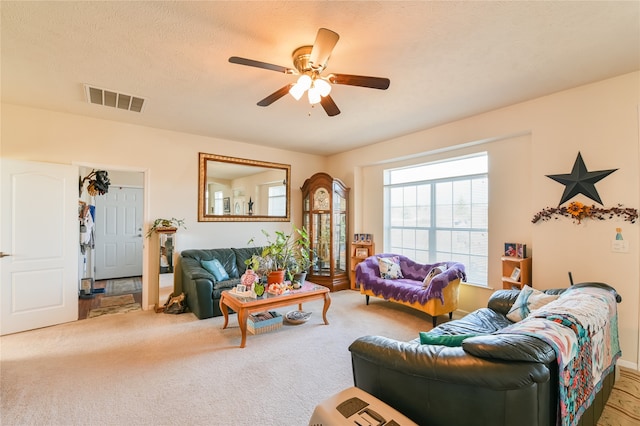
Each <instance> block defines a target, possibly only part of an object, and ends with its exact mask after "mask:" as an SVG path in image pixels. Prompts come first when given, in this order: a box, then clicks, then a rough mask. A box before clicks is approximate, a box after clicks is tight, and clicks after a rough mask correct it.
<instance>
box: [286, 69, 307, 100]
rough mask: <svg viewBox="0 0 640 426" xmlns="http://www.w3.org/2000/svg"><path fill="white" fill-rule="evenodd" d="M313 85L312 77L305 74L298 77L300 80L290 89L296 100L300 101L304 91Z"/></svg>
mask: <svg viewBox="0 0 640 426" xmlns="http://www.w3.org/2000/svg"><path fill="white" fill-rule="evenodd" d="M310 87H311V77H309V76H308V75H306V74H303V75H301V76H300V78H298V82H297V83H296V84H294V85H293V86H292V87H291V89H289V94H290V95H291V96H293V97H294V99H295V100H296V101H299V100H300V98H301V97H302V95H303V94H304V92H306V91H307V90H308V89H309V88H310Z"/></svg>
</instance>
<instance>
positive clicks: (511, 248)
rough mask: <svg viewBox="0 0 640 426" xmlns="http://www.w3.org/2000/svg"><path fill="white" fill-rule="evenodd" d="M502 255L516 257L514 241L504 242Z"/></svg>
mask: <svg viewBox="0 0 640 426" xmlns="http://www.w3.org/2000/svg"><path fill="white" fill-rule="evenodd" d="M504 255H505V256H506V257H516V243H504Z"/></svg>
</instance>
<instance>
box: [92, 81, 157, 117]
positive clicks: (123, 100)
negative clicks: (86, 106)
mask: <svg viewBox="0 0 640 426" xmlns="http://www.w3.org/2000/svg"><path fill="white" fill-rule="evenodd" d="M84 91H85V93H86V95H87V102H89V103H92V104H96V105H104V106H108V107H113V108H118V109H126V110H127V111H134V112H142V109H143V108H144V104H145V100H144V99H143V98H139V97H137V96H132V95H125V94H123V93H118V92H114V91H112V90H108V89H100V88H99V87H91V86H89V85H88V84H85V85H84Z"/></svg>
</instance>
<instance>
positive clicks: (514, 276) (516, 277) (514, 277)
mask: <svg viewBox="0 0 640 426" xmlns="http://www.w3.org/2000/svg"><path fill="white" fill-rule="evenodd" d="M511 279H512V280H514V281H520V268H518V267H515V268H513V272H511Z"/></svg>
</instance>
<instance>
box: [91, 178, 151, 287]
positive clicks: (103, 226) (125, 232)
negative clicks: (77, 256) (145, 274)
mask: <svg viewBox="0 0 640 426" xmlns="http://www.w3.org/2000/svg"><path fill="white" fill-rule="evenodd" d="M142 193H143V191H142V188H125V187H114V186H113V185H111V187H109V192H108V193H106V194H105V195H103V196H99V197H96V218H95V247H96V270H95V272H96V275H95V278H96V279H97V280H107V279H113V278H122V277H135V276H141V275H142V207H143V200H142V197H143V196H142Z"/></svg>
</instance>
